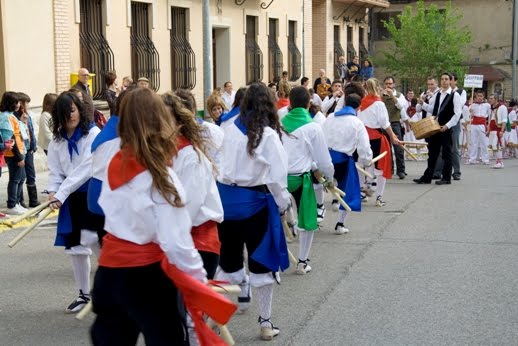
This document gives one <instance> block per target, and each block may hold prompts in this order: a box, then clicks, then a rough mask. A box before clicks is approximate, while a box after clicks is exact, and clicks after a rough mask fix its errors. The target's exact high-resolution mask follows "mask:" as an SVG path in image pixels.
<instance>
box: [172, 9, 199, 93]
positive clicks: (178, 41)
mask: <svg viewBox="0 0 518 346" xmlns="http://www.w3.org/2000/svg"><path fill="white" fill-rule="evenodd" d="M188 14H189V10H188V9H186V8H181V7H171V24H172V27H171V35H170V36H171V38H170V40H171V86H172V89H173V90H174V89H178V88H181V89H194V87H195V86H196V59H195V58H196V57H195V55H194V51H193V50H192V48H191V44H190V43H189V39H188V37H187V30H188V29H187V23H188V17H187V16H188Z"/></svg>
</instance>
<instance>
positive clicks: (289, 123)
mask: <svg viewBox="0 0 518 346" xmlns="http://www.w3.org/2000/svg"><path fill="white" fill-rule="evenodd" d="M312 121H313V119H311V115H309V112H308V110H307V109H306V108H302V107H297V108H293V109H292V110H291V111H290V112H289V113H288V114H286V116H285V117H284V118H282V120H281V122H282V126H283V127H284V129H285V130H286V131H287V132H288V133H292V132H293V131H295V130H296V129H298V128H299V127H301V126H303V125H306V124H309V123H310V122H312Z"/></svg>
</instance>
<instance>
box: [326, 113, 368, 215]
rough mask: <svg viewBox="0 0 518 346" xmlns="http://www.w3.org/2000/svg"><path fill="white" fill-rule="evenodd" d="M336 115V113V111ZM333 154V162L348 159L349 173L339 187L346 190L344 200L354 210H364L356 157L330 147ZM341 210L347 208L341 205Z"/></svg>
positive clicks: (336, 162) (341, 161)
mask: <svg viewBox="0 0 518 346" xmlns="http://www.w3.org/2000/svg"><path fill="white" fill-rule="evenodd" d="M335 115H336V113H335ZM329 154H331V161H333V164H338V163H343V162H346V161H347V174H345V175H344V176H343V178H342V179H340V180H339V181H338V188H339V189H340V190H342V191H344V192H345V197H344V201H345V203H347V205H348V206H349V207H351V210H352V211H361V210H362V196H361V192H360V181H359V177H358V171H357V170H356V166H355V164H354V159H353V158H352V156H349V155H347V154H345V153H341V152H339V151H335V150H333V149H329ZM340 209H341V210H345V209H344V207H342V206H341V205H340Z"/></svg>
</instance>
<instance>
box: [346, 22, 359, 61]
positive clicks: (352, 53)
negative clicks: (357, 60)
mask: <svg viewBox="0 0 518 346" xmlns="http://www.w3.org/2000/svg"><path fill="white" fill-rule="evenodd" d="M346 30H347V61H353V58H354V57H355V56H356V55H358V54H357V53H356V49H354V44H353V27H352V26H347V27H346Z"/></svg>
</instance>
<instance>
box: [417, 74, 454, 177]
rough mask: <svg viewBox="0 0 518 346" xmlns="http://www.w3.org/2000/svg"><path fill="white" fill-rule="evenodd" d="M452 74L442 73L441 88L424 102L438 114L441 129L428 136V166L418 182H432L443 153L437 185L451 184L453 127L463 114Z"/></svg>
mask: <svg viewBox="0 0 518 346" xmlns="http://www.w3.org/2000/svg"><path fill="white" fill-rule="evenodd" d="M450 81H451V75H450V74H449V73H447V72H444V73H443V74H442V75H441V89H440V91H439V92H438V93H436V94H435V95H434V96H432V97H431V98H430V101H429V103H426V102H424V103H423V105H422V107H423V110H425V111H426V112H430V110H431V114H432V115H435V116H437V120H438V122H439V125H440V126H441V131H440V132H439V133H437V134H434V135H432V136H430V137H429V138H428V150H429V153H428V166H427V168H426V170H425V172H424V174H423V176H421V177H420V178H418V179H414V182H415V183H417V184H430V183H431V182H432V177H433V171H434V169H435V164H436V163H437V157H438V156H439V154H440V153H441V150H442V157H443V160H444V166H443V170H442V178H441V180H438V181H436V182H435V183H436V184H437V185H448V184H451V170H452V162H451V160H452V152H451V151H452V137H451V133H450V132H451V130H450V129H451V128H452V127H453V126H455V125H456V124H457V123H458V122H459V119H460V116H461V114H462V101H461V98H460V95H459V93H457V92H454V91H453V90H452V89H451V87H450Z"/></svg>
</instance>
